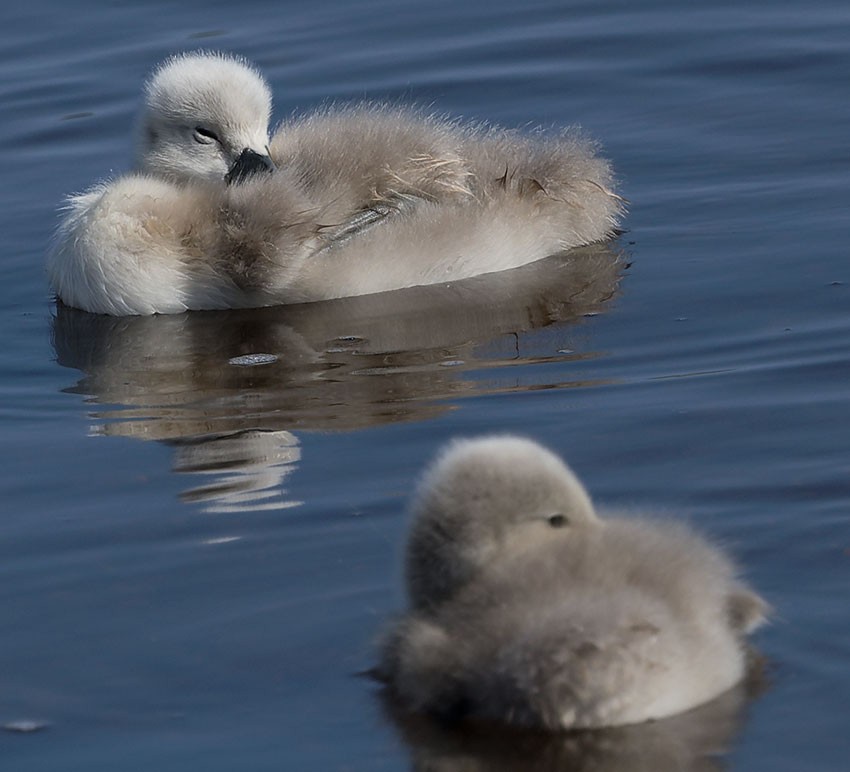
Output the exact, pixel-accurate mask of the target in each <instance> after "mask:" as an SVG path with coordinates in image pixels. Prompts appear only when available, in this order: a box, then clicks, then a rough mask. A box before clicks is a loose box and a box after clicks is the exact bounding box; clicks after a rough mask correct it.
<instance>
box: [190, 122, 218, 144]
mask: <svg viewBox="0 0 850 772" xmlns="http://www.w3.org/2000/svg"><path fill="white" fill-rule="evenodd" d="M193 136H194V137H195V142H200V143H201V144H202V145H211V144H212V143H213V142H219V141H220V140H219V138H218V135H217V134H216V133H215V132H214V131H210V130H209V129H205V128H204V127H203V126H195V130H194V132H193Z"/></svg>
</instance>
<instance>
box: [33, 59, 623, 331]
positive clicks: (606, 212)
mask: <svg viewBox="0 0 850 772" xmlns="http://www.w3.org/2000/svg"><path fill="white" fill-rule="evenodd" d="M270 110H271V94H270V92H269V89H268V86H267V85H266V83H265V81H264V80H263V79H262V77H261V76H260V75H259V74H258V73H257V71H256V70H254V69H253V67H251V66H250V65H249V64H248V63H247V62H245V61H244V60H242V59H239V58H236V57H232V56H228V55H224V54H213V53H191V54H185V55H180V56H175V57H172V58H170V59H168V60H167V61H166V62H165V63H163V64H162V65H161V66H160V67H159V68H158V69H157V70H156V71H155V72H154V74H153V75H152V77H151V78H150V80H149V81H148V82H147V84H146V86H145V101H144V106H143V109H142V113H141V120H140V126H139V137H138V152H137V163H136V167H137V168H136V171H134V172H132V173H130V174H126V175H123V176H121V177H118V178H117V179H115V180H112V181H109V182H105V183H101V184H99V185H97V186H95V187H94V188H92V189H91V190H89V191H88V192H86V193H83V194H80V195H76V196H72V197H71V198H70V199H69V201H68V205H67V212H66V214H65V217H64V220H63V222H62V224H61V226H60V228H59V232H58V234H57V238H56V241H55V244H54V247H53V249H52V250H51V253H50V255H49V257H48V265H47V269H48V275H49V278H50V283H51V286H52V288H53V289H54V291H55V292H56V294H57V296H58V297H59V298H60V299H61V300H62V301H63V302H64V303H66V304H67V305H70V306H74V307H77V308H82V309H84V310H86V311H92V312H96V313H106V314H113V315H118V316H124V315H133V314H153V313H177V312H181V311H185V310H187V309H216V308H236V307H243V308H244V307H257V306H268V305H277V304H282V303H292V302H304V301H311V300H324V299H329V298H336V297H345V296H352V295H364V294H369V293H373V292H381V291H386V290H392V289H399V288H402V287H408V286H414V285H423V284H435V283H440V282H446V281H454V280H458V279H463V278H468V277H470V276H475V275H477V274H482V273H490V272H493V271H500V270H504V269H507V268H514V267H517V266H520V265H523V264H526V263H530V262H532V261H535V260H538V259H540V258H543V257H546V256H548V255H552V254H555V253H558V252H562V251H564V250H567V249H569V248H571V247H575V246H580V245H584V244H589V243H591V242H596V241H601V240H604V239H606V238H608V237H610V236H611V235H612V234H613V233H614V231H615V228H616V225H617V222H618V219H619V217H620V215H621V214H622V199H621V198H620V197H619V196H617V195H616V194H615V193H613V192H612V191H611V186H612V184H613V183H612V175H611V169H610V167H609V165H608V163H607V162H606V161H605V160H603V159H600V158H599V157H597V156H596V153H595V147H594V145H593V144H592V143H591V142H588V141H587V140H584V139H582V138H581V137H580V136H578V135H576V134H575V133H574V132H573V133H569V132H567V133H563V134H561V135H558V136H552V137H546V136H543V135H531V136H526V135H522V134H519V133H517V132H510V131H503V130H499V129H492V128H484V127H480V126H479V127H475V126H473V127H462V126H459V125H458V124H457V123H456V122H454V121H449V120H446V119H443V118H439V117H435V116H433V115H427V114H424V113H422V112H420V111H417V110H415V109H405V108H393V107H387V106H381V105H374V104H361V105H358V106H353V107H346V108H339V109H324V110H319V111H317V112H315V113H313V114H310V115H307V116H305V117H302V118H299V119H293V120H290V121H288V122H285V123H283V124H282V125H281V127H280V128H279V129H278V131H277V132H276V134H275V136H274V137H273V138H271V139H270V138H269V130H268V125H269V115H270Z"/></svg>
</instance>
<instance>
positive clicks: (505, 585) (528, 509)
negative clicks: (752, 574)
mask: <svg viewBox="0 0 850 772" xmlns="http://www.w3.org/2000/svg"><path fill="white" fill-rule="evenodd" d="M406 580H407V592H408V597H409V602H410V609H409V611H408V612H407V613H406V614H405V615H404V616H402V617H401V618H400V619H399V620H398V621H396V622H395V624H394V625H393V626H392V627H391V629H390V630H389V631H388V633H387V635H386V638H385V640H384V641H383V644H382V652H381V659H380V664H379V666H378V667H377V669H376V671H375V674H376V675H377V676H378V677H379V678H380V679H382V680H383V681H385V682H386V683H387V685H388V687H389V689H390V690H391V692H392V694H393V695H394V696H395V697H396V698H397V699H398V700H399V701H400V703H401V704H402V705H403V706H404V707H405V708H406V709H408V710H411V711H414V712H419V711H421V712H427V713H432V714H435V715H438V716H441V717H445V718H462V717H469V718H475V719H482V720H485V721H495V722H502V723H506V724H514V725H518V726H525V727H535V728H544V729H550V730H556V729H588V728H598V727H611V726H619V725H626V724H634V723H640V722H643V721H649V720H652V719H660V718H663V717H666V716H671V715H674V714H677V713H681V712H683V711H686V710H689V709H690V708H693V707H696V706H698V705H701V704H703V703H706V702H708V701H709V700H712V699H713V698H715V697H717V696H719V695H720V694H722V693H724V692H726V691H727V690H729V689H731V688H732V687H733V686H735V684H737V683H738V682H740V681H741V679H742V678H743V676H744V674H745V671H746V663H747V650H746V647H745V644H744V638H745V636H746V634H747V633H749V632H751V631H752V630H754V629H755V628H756V627H758V626H759V625H760V624H761V623H762V622H763V621H764V620H765V615H766V611H767V605H766V604H765V602H764V601H763V600H762V599H761V598H760V597H759V596H758V595H757V594H756V593H754V592H753V591H752V590H751V589H749V588H748V587H747V586H746V585H745V584H743V583H742V581H741V580H740V579H739V578H738V576H737V574H736V571H735V568H734V566H733V564H732V563H731V561H730V560H729V559H728V558H727V557H725V556H724V554H723V553H722V552H721V551H720V550H719V549H718V548H716V547H715V546H713V545H711V544H709V543H708V542H707V541H706V540H705V539H703V538H702V537H700V536H698V535H697V534H696V533H694V532H693V531H692V530H691V529H690V528H688V527H686V526H685V525H684V524H682V523H677V522H673V521H670V520H654V519H649V518H645V517H618V516H608V517H600V516H599V515H598V514H597V511H596V509H595V507H594V505H593V503H592V502H591V499H590V497H589V496H588V494H587V492H586V491H585V489H584V487H583V486H582V484H581V483H580V482H579V480H578V479H577V478H576V476H575V475H574V474H573V473H572V471H571V470H570V469H569V468H568V467H567V466H566V465H565V464H564V463H563V462H562V461H561V460H560V459H559V458H558V457H557V456H555V455H554V454H553V453H551V452H550V451H548V450H546V449H544V448H543V447H541V446H540V445H538V444H536V443H534V442H532V441H530V440H527V439H523V438H517V437H510V436H497V437H487V438H483V439H474V440H462V441H458V442H455V443H454V444H452V445H450V446H449V448H448V449H447V450H446V451H444V452H443V453H442V454H441V455H440V456H439V457H438V459H437V460H436V462H435V463H434V464H433V465H432V467H431V468H430V469H429V470H428V471H427V472H426V473H425V475H424V477H423V479H422V482H421V483H420V486H419V490H418V493H417V494H416V496H415V498H414V503H413V522H412V526H411V532H410V537H409V541H408V544H407V552H406Z"/></svg>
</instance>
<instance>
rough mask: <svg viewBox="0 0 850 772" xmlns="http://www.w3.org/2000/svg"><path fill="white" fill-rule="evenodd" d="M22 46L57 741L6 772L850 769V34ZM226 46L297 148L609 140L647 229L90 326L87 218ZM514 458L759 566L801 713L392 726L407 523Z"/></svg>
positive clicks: (98, 8)
mask: <svg viewBox="0 0 850 772" xmlns="http://www.w3.org/2000/svg"><path fill="white" fill-rule="evenodd" d="M7 5H8V4H7ZM0 22H2V23H0V30H2V32H0V103H2V105H3V119H2V121H0V148H2V149H3V153H2V159H3V162H2V165H3V170H4V174H3V181H4V185H3V193H2V194H0V196H2V198H0V205H1V206H0V211H2V212H3V215H2V226H3V234H4V241H3V245H4V246H3V259H2V272H3V273H2V285H0V293H2V303H0V324H2V330H3V335H2V341H3V346H2V348H0V393H2V401H0V416H2V433H0V458H2V461H3V464H2V467H0V501H2V505H0V506H1V507H2V517H0V725H4V726H6V727H7V728H9V729H14V727H15V726H18V724H17V723H16V722H22V721H32V722H35V726H37V727H42V728H41V730H40V731H35V732H14V731H0V764H2V768H3V769H4V770H6V769H9V770H14V771H15V772H17V771H21V772H35V771H36V770H38V771H39V772H41V771H43V770H51V771H53V770H86V772H95V771H97V770H116V769H120V770H149V769H152V768H156V769H160V770H185V769H195V768H197V769H206V770H232V769H247V770H272V769H274V770H281V769H292V770H302V769H321V770H404V769H410V768H411V767H413V766H414V765H418V767H417V768H428V769H439V770H459V769H461V768H462V769H463V770H469V769H481V770H485V769H487V770H491V769H528V768H533V769H544V770H547V769H552V770H554V769H559V770H562V769H570V770H573V769H590V768H593V769H612V770H613V769H628V768H632V767H634V768H637V767H638V765H639V764H640V763H645V764H646V767H645V768H651V769H657V770H668V769H669V770H673V769H701V770H702V769H719V768H726V769H740V770H744V769H745V770H748V771H749V772H752V771H753V770H771V772H775V771H776V770H789V771H791V770H793V771H795V772H796V771H797V770H802V769H805V770H844V769H846V768H847V765H848V760H850V736H848V733H847V731H846V724H847V716H848V714H850V614H848V608H850V603H848V601H850V589H848V588H850V448H848V437H850V388H848V382H850V350H848V346H849V345H850V344H848V341H850V262H848V235H849V234H848V215H847V212H848V211H849V210H850V185H848V181H850V150H848V147H850V146H849V145H848V137H850V99H848V73H850V7H848V6H847V4H846V2H843V0H814V2H810V3H805V4H801V3H792V2H781V1H780V0H774V1H773V2H766V1H764V2H751V3H746V4H742V3H734V2H728V1H727V2H713V3H703V4H699V3H687V4H686V3H675V2H670V1H669V0H668V1H667V2H664V1H662V0H648V1H647V2H646V3H642V4H636V3H629V2H615V1H613V0H602V1H601V2H593V3H591V2H572V3H569V4H565V3H557V2H554V0H552V1H546V0H539V1H533V2H529V3H524V4H520V5H518V4H516V3H508V2H505V1H504V0H492V2H487V3H484V2H480V3H471V4H461V3H448V2H443V1H442V0H435V1H434V2H431V3H412V2H370V3H364V4H355V3H351V4H350V3H343V2H340V0H332V2H329V3H326V4H321V5H319V4H316V3H297V2H284V3H280V4H276V5H272V4H268V5H265V4H261V3H255V2H250V1H249V2H243V3H239V4H230V3H221V2H213V1H211V0H206V1H205V2H203V3H201V2H196V0H187V1H186V2H183V3H179V4H177V3H174V4H172V3H165V2H157V3H148V4H146V5H144V6H140V7H137V8H128V7H122V6H120V5H117V4H115V5H112V4H110V5H107V4H98V3H94V2H87V3H76V4H73V6H66V5H62V4H60V3H58V2H55V0H34V1H33V2H30V3H28V4H26V6H25V7H22V8H21V9H18V10H10V9H9V8H6V9H5V10H3V11H0ZM199 47H205V48H215V49H224V50H228V51H234V52H238V53H241V54H244V55H246V56H247V57H248V58H250V59H252V60H253V61H255V62H256V63H257V65H258V66H259V67H260V68H261V69H262V70H263V71H264V72H265V73H266V75H267V76H268V78H269V81H270V83H271V86H272V88H273V91H274V93H275V96H276V104H275V116H276V119H281V118H282V117H283V116H285V115H287V114H289V113H290V112H292V111H294V110H308V109H310V108H311V107H312V106H315V105H318V104H322V103H326V102H328V101H332V100H342V101H345V100H350V99H357V98H362V97H369V98H376V99H392V100H401V101H413V102H417V103H424V104H429V105H433V106H434V107H435V108H437V109H439V110H441V111H446V112H450V113H454V114H458V115H463V116H465V117H468V118H471V119H486V120H489V121H493V122H496V123H499V124H503V125H507V126H523V125H529V124H531V125H537V124H540V125H544V126H561V125H567V124H574V123H580V124H581V125H582V126H583V127H584V129H585V130H586V131H587V133H589V134H591V135H593V136H595V137H598V138H599V139H600V140H601V141H602V143H603V144H604V147H605V152H606V154H607V155H608V156H609V157H610V158H612V159H613V161H614V163H615V166H616V169H617V172H618V174H619V177H620V179H621V182H622V187H621V192H622V193H623V194H624V195H625V196H626V197H627V198H628V199H629V201H630V202H631V203H630V214H629V217H628V220H627V228H628V231H627V233H625V234H624V235H623V236H622V238H621V239H619V240H618V241H617V242H616V243H614V244H612V245H608V246H606V247H600V248H595V249H591V250H584V251H582V252H580V253H579V254H576V255H574V256H571V257H570V258H568V259H558V258H556V259H554V260H550V261H546V262H545V263H541V264H538V265H537V266H531V267H529V269H523V270H522V271H521V272H520V273H519V274H517V275H516V276H510V277H507V278H506V277H504V276H503V277H489V278H486V279H483V280H480V281H477V282H471V283H469V284H464V285H459V286H456V287H454V288H452V289H451V290H448V289H444V290H441V289H440V288H432V289H431V290H428V291H418V290H411V291H406V292H402V293H393V294H391V295H388V296H385V297H383V298H381V299H357V300H351V301H339V302H334V303H325V304H315V305H311V306H304V307H293V308H287V309H271V310H268V309H267V310H264V311H256V312H240V313H237V314H188V315H183V316H181V317H172V318H153V319H136V320H110V319H103V318H98V317H92V316H89V315H86V314H80V313H75V312H68V311H67V310H66V311H65V312H63V313H57V310H56V308H55V306H54V304H53V302H52V299H51V298H50V295H49V292H48V289H47V286H46V280H45V276H44V271H43V265H44V257H45V251H46V248H47V244H48V241H49V237H50V234H51V232H52V229H53V228H54V226H55V224H56V222H57V216H58V215H57V207H58V206H59V204H60V202H61V199H62V196H63V195H65V194H67V193H69V192H73V191H78V190H81V189H84V188H85V187H87V186H88V185H89V184H91V183H92V182H94V181H95V180H97V179H99V178H102V177H106V176H109V175H112V174H119V173H120V172H121V171H123V170H125V169H127V168H128V166H129V164H130V156H131V152H132V124H133V117H134V114H135V110H136V107H137V104H138V96H139V89H140V85H141V82H142V80H143V79H144V77H145V76H146V74H147V73H148V72H149V71H150V69H151V68H152V67H153V66H154V65H155V64H156V63H157V62H158V61H160V60H161V59H162V58H163V57H164V56H166V55H168V54H170V53H173V52H175V51H179V50H189V49H195V48H199ZM251 354H267V355H270V356H269V357H268V359H267V361H264V362H262V363H260V364H254V365H253V366H249V365H246V364H244V363H242V364H240V361H242V360H239V359H238V357H245V356H247V355H251ZM249 361H250V360H249ZM492 430H499V431H504V430H507V431H518V432H523V433H526V434H529V435H531V436H533V437H535V438H538V439H540V440H542V441H544V442H546V443H547V444H549V445H551V446H552V447H553V448H555V449H556V450H557V451H559V452H560V453H562V454H564V455H565V456H566V458H568V459H569V461H570V462H571V464H572V465H573V466H574V467H575V469H576V470H577V472H578V473H579V474H580V475H581V476H582V477H583V478H584V479H585V480H586V482H587V484H588V486H589V488H590V490H591V491H592V493H593V495H594V497H595V498H596V499H597V500H598V501H600V502H602V503H608V504H612V505H616V506H623V505H634V506H637V507H641V508H644V509H659V510H663V511H665V512H674V513H677V514H679V515H680V516H681V517H686V518H688V519H690V520H692V521H693V522H695V523H696V524H697V525H698V526H699V527H700V528H702V529H703V530H704V531H706V532H708V533H709V534H711V535H713V536H715V537H716V538H718V539H720V540H722V541H723V542H725V543H726V544H728V545H729V547H730V549H732V550H733V552H734V553H735V554H736V556H737V557H738V559H739V560H740V562H741V563H742V564H743V565H744V566H745V567H746V572H747V575H748V577H749V578H750V579H751V581H752V582H753V584H754V585H755V586H756V587H758V588H759V589H760V590H761V591H762V592H763V593H764V594H765V595H766V596H767V597H768V598H769V600H770V601H771V603H772V604H773V605H774V606H775V609H776V611H775V617H774V621H773V624H772V625H771V626H769V627H768V628H766V629H765V630H764V631H763V632H761V633H759V634H758V636H757V637H756V644H757V646H758V648H759V650H760V651H761V652H762V653H763V654H764V656H765V658H766V660H767V665H766V677H765V679H764V683H762V684H761V686H760V687H759V688H753V689H751V690H749V691H748V692H747V693H744V694H737V695H731V696H730V697H729V699H728V700H727V701H726V703H724V704H721V705H719V706H713V707H711V708H710V709H709V710H708V712H705V711H703V712H697V714H695V715H693V716H686V717H681V718H680V719H679V720H678V721H674V722H671V723H667V722H660V723H659V724H658V725H655V726H653V727H644V728H642V729H641V728H635V729H634V730H630V731H628V732H621V733H614V734H613V735H612V736H610V737H608V738H607V739H606V743H607V744H605V745H604V747H597V745H594V742H595V741H593V740H584V741H582V742H578V741H570V742H572V743H573V744H572V745H570V744H569V743H567V742H566V741H563V740H560V739H554V740H552V739H550V740H547V739H545V738H535V737H532V738H522V740H521V741H520V739H516V741H515V742H514V741H513V740H511V741H510V742H509V743H508V744H507V745H506V741H505V740H504V739H503V738H499V737H495V738H494V737H487V736H484V737H467V736H458V735H457V734H453V733H450V732H443V731H441V730H440V729H439V728H438V727H433V726H427V725H426V726H419V725H412V726H410V725H406V724H404V723H399V722H398V721H397V720H395V719H394V718H393V717H392V715H389V714H388V713H387V712H386V710H385V709H384V706H382V704H381V702H380V700H379V699H378V698H377V695H376V692H375V689H374V688H373V686H372V684H370V683H369V682H368V681H367V680H365V679H364V678H361V677H359V676H358V675H357V673H358V672H359V671H362V670H363V669H365V668H367V667H368V666H369V665H370V664H371V662H372V646H373V642H374V639H375V637H376V636H377V635H378V634H379V632H380V630H381V624H382V622H383V621H384V620H385V619H386V618H387V617H388V615H390V614H391V613H392V612H393V611H395V610H398V609H399V608H400V607H401V603H402V596H401V591H400V585H399V581H398V557H399V551H400V549H401V545H402V543H403V537H404V533H405V518H404V502H405V498H406V495H407V493H408V492H409V490H410V487H411V484H412V481H413V479H414V478H415V475H416V473H417V471H418V470H419V469H420V468H421V466H422V465H423V464H424V463H425V462H426V460H427V459H429V458H430V456H431V455H432V454H433V452H434V451H435V450H436V448H437V447H438V446H439V445H440V444H441V443H442V442H443V441H445V440H446V439H448V438H449V437H453V436H456V435H461V434H463V435H468V434H475V433H480V432H486V431H492ZM754 693H757V694H755V695H754ZM576 743H577V744H576ZM707 749H708V750H707ZM709 752H710V754H711V756H712V760H710V761H707V760H706V759H705V758H704V756H705V755H706V754H707V753H709ZM677 754H678V755H677ZM594 763H595V764H597V766H595V767H594V766H592V765H593V764H594ZM428 765H430V766H428ZM463 765H465V766H463Z"/></svg>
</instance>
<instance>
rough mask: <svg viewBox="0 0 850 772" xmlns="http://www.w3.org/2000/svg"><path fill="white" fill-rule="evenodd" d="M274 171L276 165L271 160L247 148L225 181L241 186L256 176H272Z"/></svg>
mask: <svg viewBox="0 0 850 772" xmlns="http://www.w3.org/2000/svg"><path fill="white" fill-rule="evenodd" d="M274 170H275V165H274V163H273V162H272V159H271V158H269V157H268V156H267V155H261V154H260V153H256V152H254V151H253V150H251V149H250V148H248V147H246V148H245V149H244V150H243V151H242V152H241V153H240V154H239V158H237V159H236V161H234V163H233V166H231V167H230V171H229V172H228V173H227V176H226V177H225V178H224V180H225V182H226V183H227V184H228V185H233V184H239V183H240V182H245V180H247V179H249V178H251V177H253V176H254V175H255V174H260V173H263V174H271V173H272V172H273V171H274Z"/></svg>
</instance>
